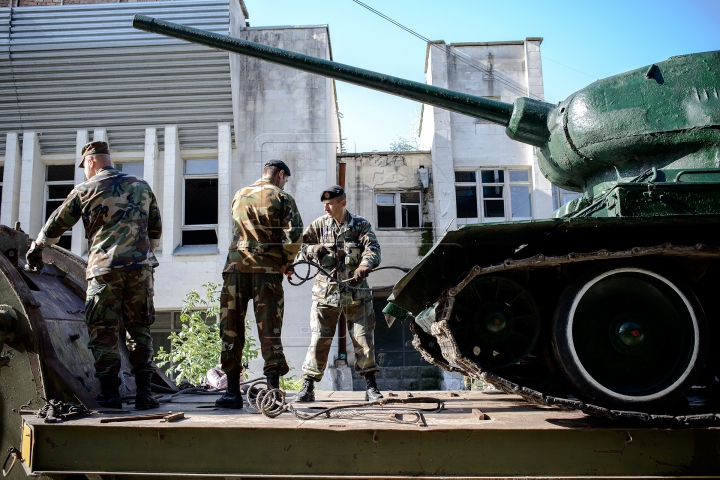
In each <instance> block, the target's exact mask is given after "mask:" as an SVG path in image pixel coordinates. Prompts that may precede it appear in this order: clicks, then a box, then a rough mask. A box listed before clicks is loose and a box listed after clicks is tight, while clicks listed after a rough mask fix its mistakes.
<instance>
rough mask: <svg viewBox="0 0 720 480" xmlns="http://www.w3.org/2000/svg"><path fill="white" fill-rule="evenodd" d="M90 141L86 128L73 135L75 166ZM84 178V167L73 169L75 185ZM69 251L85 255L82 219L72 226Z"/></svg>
mask: <svg viewBox="0 0 720 480" xmlns="http://www.w3.org/2000/svg"><path fill="white" fill-rule="evenodd" d="M89 141H90V136H89V134H88V131H87V130H78V131H77V134H76V137H75V166H76V167H77V166H78V165H80V159H81V158H82V154H81V152H82V147H83V145H85V144H86V143H88V142H89ZM85 180H87V179H86V178H85V169H84V168H76V169H75V185H79V184H81V183H83V182H84V181H85ZM70 251H71V252H72V253H74V254H75V255H79V256H83V255H87V239H86V238H85V227H84V226H83V223H82V220H81V221H79V222H77V223H76V224H75V225H73V227H72V240H71V241H70Z"/></svg>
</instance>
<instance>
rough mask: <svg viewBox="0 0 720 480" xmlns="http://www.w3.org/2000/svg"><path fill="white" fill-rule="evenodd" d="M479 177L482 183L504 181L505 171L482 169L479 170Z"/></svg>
mask: <svg viewBox="0 0 720 480" xmlns="http://www.w3.org/2000/svg"><path fill="white" fill-rule="evenodd" d="M480 178H482V183H504V182H505V171H504V170H482V171H481V172H480Z"/></svg>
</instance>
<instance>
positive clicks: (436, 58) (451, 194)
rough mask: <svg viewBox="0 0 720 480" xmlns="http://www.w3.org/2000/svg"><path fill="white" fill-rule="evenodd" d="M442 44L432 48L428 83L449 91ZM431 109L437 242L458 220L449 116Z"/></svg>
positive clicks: (443, 45)
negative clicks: (440, 46) (439, 46)
mask: <svg viewBox="0 0 720 480" xmlns="http://www.w3.org/2000/svg"><path fill="white" fill-rule="evenodd" d="M446 48H447V46H446V45H445V44H444V43H443V44H442V48H431V49H430V53H429V59H428V70H427V74H428V77H429V78H428V80H429V81H428V83H429V84H431V85H435V86H436V87H442V88H449V85H448V64H447V54H446V53H445V49H446ZM425 108H432V109H433V120H434V125H433V127H434V135H433V143H432V145H433V147H432V151H431V155H432V168H433V194H434V197H435V238H439V237H440V236H441V235H442V234H443V233H444V232H445V230H446V229H447V228H448V226H450V225H451V224H452V227H451V228H457V223H456V222H454V220H455V219H456V218H457V209H456V207H455V169H454V160H453V149H452V129H451V125H450V112H449V111H447V110H444V109H442V108H435V107H430V106H426V107H425Z"/></svg>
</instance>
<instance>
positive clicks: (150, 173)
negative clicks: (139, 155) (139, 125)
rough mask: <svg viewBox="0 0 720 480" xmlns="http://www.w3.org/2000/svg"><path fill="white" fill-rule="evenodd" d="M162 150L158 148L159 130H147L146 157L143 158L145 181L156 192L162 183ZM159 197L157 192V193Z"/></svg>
mask: <svg viewBox="0 0 720 480" xmlns="http://www.w3.org/2000/svg"><path fill="white" fill-rule="evenodd" d="M159 159H160V149H159V147H158V138H157V129H155V128H146V129H145V156H144V157H143V162H144V163H143V165H144V166H143V179H144V180H145V181H146V182H147V183H148V185H150V188H151V189H153V192H155V186H156V185H157V184H158V183H160V175H159V170H160V169H159V167H160V161H159ZM155 195H156V196H157V192H155Z"/></svg>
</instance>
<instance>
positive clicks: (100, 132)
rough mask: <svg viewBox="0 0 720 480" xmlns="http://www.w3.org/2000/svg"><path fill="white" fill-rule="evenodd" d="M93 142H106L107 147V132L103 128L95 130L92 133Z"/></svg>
mask: <svg viewBox="0 0 720 480" xmlns="http://www.w3.org/2000/svg"><path fill="white" fill-rule="evenodd" d="M93 142H106V143H107V144H108V145H109V144H110V142H108V139H107V130H105V129H104V128H96V129H95V130H94V131H93Z"/></svg>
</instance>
